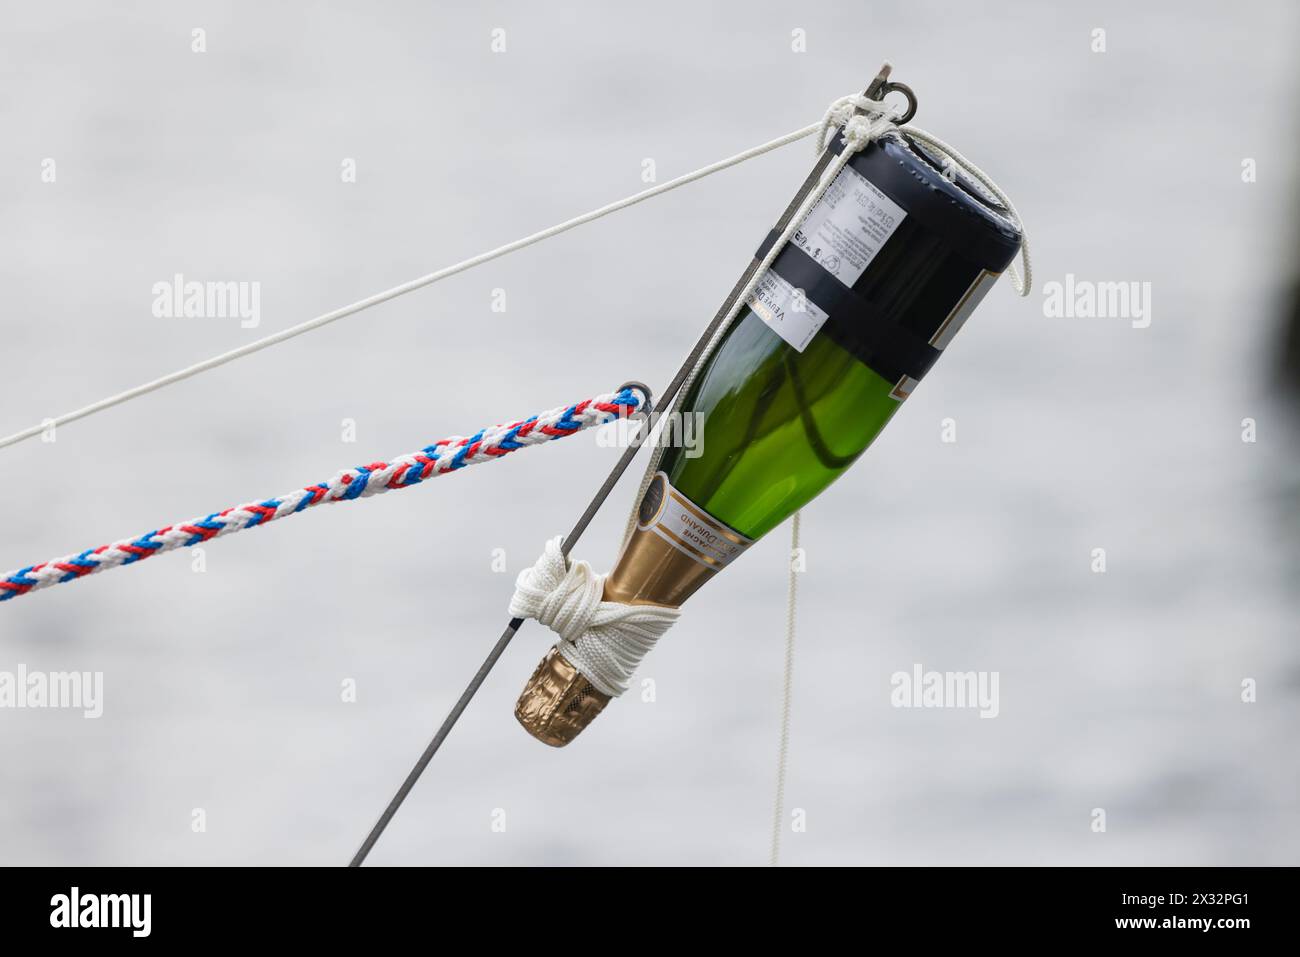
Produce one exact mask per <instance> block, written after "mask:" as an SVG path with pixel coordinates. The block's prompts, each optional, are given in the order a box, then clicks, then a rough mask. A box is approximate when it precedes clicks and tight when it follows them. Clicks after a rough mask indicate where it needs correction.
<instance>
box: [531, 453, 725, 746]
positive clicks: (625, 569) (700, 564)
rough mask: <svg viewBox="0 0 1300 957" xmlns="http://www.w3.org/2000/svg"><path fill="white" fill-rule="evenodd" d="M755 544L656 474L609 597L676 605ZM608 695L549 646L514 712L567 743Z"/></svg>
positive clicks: (549, 740) (537, 734)
mask: <svg viewBox="0 0 1300 957" xmlns="http://www.w3.org/2000/svg"><path fill="white" fill-rule="evenodd" d="M749 545H750V539H748V538H746V537H745V536H744V535H741V534H740V533H739V532H737V531H736V530H735V529H733V528H730V527H728V526H726V525H724V524H723V523H722V522H719V521H718V520H717V519H715V518H714V517H713V516H711V515H710V514H709V513H708V512H706V511H704V509H702V508H700V507H699V506H698V505H696V504H695V503H694V502H692V501H691V500H690V499H688V498H686V496H684V495H682V494H681V493H680V492H678V491H677V490H676V489H675V488H673V487H672V485H670V484H669V482H668V476H667V475H665V474H664V473H663V472H660V473H658V474H657V475H656V476H655V477H654V481H653V482H651V484H650V487H649V488H648V489H647V490H646V493H645V495H644V496H643V497H642V499H641V501H640V503H639V504H638V507H637V524H636V527H635V529H634V530H633V531H632V535H631V537H630V538H628V540H627V544H626V546H624V548H623V553H622V554H621V555H620V556H619V558H618V562H617V563H616V564H615V565H614V570H613V571H612V572H610V573H609V577H608V578H606V579H605V590H604V594H603V596H602V597H603V598H604V600H605V601H613V602H618V603H620V604H623V605H663V606H665V607H668V608H678V607H680V606H681V604H682V602H684V601H686V599H687V598H689V597H691V595H693V594H694V593H695V591H696V589H698V588H699V587H700V586H701V585H703V584H704V583H705V582H707V581H708V580H709V579H711V578H712V577H713V576H714V575H716V574H717V573H718V572H719V571H721V570H722V569H723V568H725V567H726V566H727V565H728V564H729V563H730V562H731V560H732V559H734V558H736V557H737V556H738V555H740V554H741V553H742V552H743V551H744V550H745V549H746V548H748V547H749ZM609 702H610V696H609V695H607V694H605V693H603V692H601V691H598V690H597V689H596V688H595V687H594V686H593V685H592V684H591V682H590V681H588V680H587V678H586V676H584V675H583V673H582V672H581V671H579V670H578V669H577V668H576V667H574V666H573V665H572V664H570V663H569V662H568V661H566V660H565V659H564V657H563V656H562V655H561V654H560V653H559V651H558V649H556V648H552V649H551V650H550V652H549V653H548V654H547V656H546V657H545V658H543V659H542V663H541V664H539V665H538V666H537V670H536V671H534V672H533V676H532V677H531V678H529V679H528V684H527V685H526V686H525V687H524V691H523V694H521V695H520V696H519V700H518V701H517V702H516V703H515V717H516V718H518V719H519V723H520V724H522V725H523V726H524V730H526V731H527V732H528V733H529V734H531V735H532V736H533V737H534V738H536V739H537V740H539V741H542V742H544V743H546V744H549V745H551V746H552V747H556V748H562V747H564V746H565V745H566V744H568V743H569V742H570V741H572V740H573V739H574V738H576V737H577V736H578V735H579V734H580V733H581V732H582V729H583V728H585V727H586V726H587V725H589V724H590V723H591V722H592V721H593V720H594V719H595V717H596V715H598V714H600V713H601V711H603V710H604V709H605V705H607V704H609Z"/></svg>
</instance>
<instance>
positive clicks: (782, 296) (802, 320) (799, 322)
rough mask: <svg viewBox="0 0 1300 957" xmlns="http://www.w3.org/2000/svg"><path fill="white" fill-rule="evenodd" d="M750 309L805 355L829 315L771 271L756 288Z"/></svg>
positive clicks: (750, 301)
mask: <svg viewBox="0 0 1300 957" xmlns="http://www.w3.org/2000/svg"><path fill="white" fill-rule="evenodd" d="M749 308H750V309H752V310H754V314H755V315H756V316H758V318H760V319H762V320H763V321H764V322H766V323H767V326H768V328H769V329H771V330H772V331H773V332H775V333H776V334H777V335H778V336H780V337H781V338H782V339H784V340H785V341H786V342H787V343H788V344H789V345H791V346H793V347H794V348H795V350H796V351H798V352H803V351H804V350H805V349H807V348H808V343H810V342H812V339H813V336H815V335H817V331H818V330H819V329H821V327H822V323H824V322H825V321H826V319H827V318H828V317H827V315H826V312H825V311H824V310H823V309H822V308H821V307H820V306H818V305H817V304H816V303H815V302H813V301H812V300H811V299H809V298H808V297H807V295H805V294H804V292H803V290H802V289H796V288H795V287H794V286H792V285H790V283H788V282H786V280H784V279H782V278H781V277H780V276H778V275H777V274H776V273H775V272H774V271H772V270H771V269H769V270H768V271H767V272H765V273H763V278H762V279H760V280H759V281H758V284H757V285H756V286H755V287H754V292H753V293H752V294H751V295H750V297H749Z"/></svg>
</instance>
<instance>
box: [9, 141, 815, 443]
mask: <svg viewBox="0 0 1300 957" xmlns="http://www.w3.org/2000/svg"><path fill="white" fill-rule="evenodd" d="M819 129H821V126H820V124H816V123H814V124H812V125H810V126H805V127H804V128H803V129H799V130H793V131H791V132H789V133H786V134H785V135H784V136H778V137H777V138H776V139H774V140H768V141H767V142H766V143H761V144H759V145H758V146H753V147H750V148H749V149H747V150H744V151H742V152H740V153H737V154H735V155H734V156H728V157H727V158H726V159H721V160H718V161H717V162H716V163H710V164H709V165H708V166H702V167H700V168H699V169H697V170H694V171H692V172H690V173H686V174H684V175H682V176H678V177H677V178H676V179H671V180H669V181H668V182H666V183H660V184H659V185H657V186H651V187H650V188H649V189H643V190H641V192H639V193H633V194H632V195H630V196H625V197H623V198H622V199H620V200H616V201H615V202H612V203H609V204H607V205H605V206H601V207H600V208H598V209H593V210H591V211H590V212H586V213H583V214H582V215H581V216H575V217H573V218H572V219H566V220H565V221H564V222H562V223H556V224H555V225H554V226H548V227H547V228H546V229H543V230H539V231H538V232H535V233H533V234H531V235H529V236H524V237H523V238H522V239H516V240H514V241H513V242H509V243H506V244H505V245H504V246H498V247H496V248H495V249H489V250H488V251H487V252H483V253H479V254H478V255H477V256H471V257H470V258H469V259H463V260H461V261H460V262H458V263H455V264H454V265H451V266H446V267H444V268H442V269H439V270H437V271H436V272H431V273H429V274H427V275H424V276H420V277H419V278H417V279H412V280H410V281H408V282H404V283H402V284H401V285H399V286H393V287H392V288H391V289H386V290H384V291H383V292H377V293H375V294H374V295H373V296H367V297H366V298H365V299H359V300H357V301H356V302H354V303H351V304H350V305H347V306H343V307H341V308H339V309H335V310H333V311H332V312H327V313H324V314H323V315H320V316H317V317H316V318H314V319H308V320H307V321H306V322H300V323H299V324H298V325H296V326H290V327H289V328H288V329H282V330H281V331H279V332H276V333H272V334H271V335H269V336H265V337H263V338H261V339H258V340H257V341H256V342H250V343H248V344H247V345H243V346H240V347H238V348H237V349H231V350H230V351H229V352H223V353H221V354H220V355H216V356H213V357H211V358H210V359H204V360H203V361H202V362H196V363H195V364H194V365H191V366H186V367H185V368H183V369H177V370H176V371H175V372H169V373H168V374H167V375H165V376H161V377H159V378H157V379H154V380H152V381H151V382H145V383H143V384H141V385H138V386H135V387H134V388H132V389H127V390H126V391H124V392H119V393H117V394H116V395H110V396H108V397H107V398H104V399H100V400H99V401H98V402H92V403H91V404H90V405H87V406H83V407H82V408H80V409H74V410H73V411H72V412H65V413H64V414H63V415H60V416H57V417H55V418H53V419H47V420H45V421H43V422H41V423H39V424H37V425H33V426H30V427H28V428H26V429H22V430H21V431H18V432H15V433H13V434H12V435H8V436H5V437H4V438H0V448H5V447H6V446H9V445H15V444H17V443H19V442H22V441H24V440H26V439H30V438H33V437H35V436H37V435H40V434H41V433H42V432H44V431H46V430H47V429H49V428H51V427H58V426H62V425H66V424H67V423H69V422H75V421H76V420H78V419H84V418H85V417H86V416H88V415H94V414H95V413H96V412H102V411H104V410H105V409H110V408H112V407H113V406H115V405H121V404H122V403H123V402H127V401H130V400H131V399H136V398H139V397H140V396H142V395H147V394H149V393H150V392H156V391H158V390H159V389H162V388H164V387H166V386H169V385H172V384H174V383H176V382H181V381H183V380H185V379H189V378H192V377H193V376H196V375H198V374H199V373H201V372H207V371H208V370H209V369H215V368H217V367H218V366H223V365H225V364H226V363H228V362H234V361H235V360H236V359H242V358H243V357H244V356H249V355H252V354H253V353H255V352H261V351H262V350H263V349H268V348H270V347H271V346H274V345H278V344H279V343H281V342H285V341H287V340H289V339H292V338H294V337H296V336H300V335H302V334H303V333H305V332H311V331H312V330H314V329H319V328H321V327H322V326H326V325H329V324H330V323H331V322H334V321H335V320H337V319H343V318H345V317H347V316H351V315H355V314H356V313H358V312H361V311H363V310H365V309H369V308H370V307H372V306H377V305H380V304H381V303H385V302H388V301H389V300H390V299H396V298H397V297H398V296H404V295H406V294H407V293H408V292H414V291H415V290H416V289H421V288H423V287H425V286H428V285H432V284H433V283H435V282H438V281H439V280H442V279H446V278H448V277H449V276H454V275H456V274H457V273H462V272H464V271H465V270H467V269H472V268H473V267H475V266H480V265H482V264H483V263H486V262H491V261H492V260H493V259H499V258H501V257H502V256H505V255H507V254H509V253H512V252H515V251H517V250H520V249H523V248H525V247H527V246H532V245H533V244H535V243H540V242H541V241H542V240H545V239H550V238H551V237H552V236H558V235H560V233H564V232H568V231H569V230H570V229H574V228H576V227H578V226H582V225H584V224H586V223H590V222H592V221H593V220H597V219H601V218H602V217H605V216H608V215H610V214H611V213H616V212H618V211H619V210H622V209H627V208H628V207H629V206H635V205H636V204H637V203H641V202H644V201H645V200H647V199H651V198H652V197H655V196H661V195H663V194H664V193H667V192H668V191H670V190H674V189H677V188H678V187H679V186H685V185H686V184H688V183H693V182H695V181H696V180H699V179H703V178H705V177H706V176H711V175H712V174H714V173H717V172H721V171H722V170H724V169H729V168H730V167H732V166H737V165H739V164H741V163H743V162H745V161H746V160H750V159H754V158H755V157H758V156H762V155H763V154H764V153H770V152H771V151H772V150H775V149H779V148H780V147H782V146H786V145H788V144H790V143H793V142H795V141H797V140H801V139H804V138H805V137H808V136H812V135H813V134H814V133H816V132H817V131H818V130H819Z"/></svg>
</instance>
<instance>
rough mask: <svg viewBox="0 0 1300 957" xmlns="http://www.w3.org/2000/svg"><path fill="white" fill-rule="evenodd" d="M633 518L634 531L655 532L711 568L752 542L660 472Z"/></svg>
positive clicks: (716, 568) (726, 561) (718, 567)
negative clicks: (723, 522)
mask: <svg viewBox="0 0 1300 957" xmlns="http://www.w3.org/2000/svg"><path fill="white" fill-rule="evenodd" d="M636 519H637V528H638V530H640V531H643V532H650V533H652V534H654V535H656V536H657V537H659V538H661V539H662V540H663V541H665V542H666V543H668V544H669V545H671V546H672V547H673V548H675V549H676V550H677V551H679V552H681V553H683V554H684V555H687V556H689V557H690V558H693V559H694V560H695V561H697V562H699V563H700V564H701V565H705V566H707V567H709V568H712V569H714V570H715V571H716V570H719V569H722V568H726V567H727V565H729V564H730V563H731V561H732V560H733V559H734V558H735V557H736V556H737V555H739V554H740V553H741V552H743V551H744V550H745V549H746V548H748V547H749V546H750V545H752V544H753V542H752V540H751V539H748V538H746V537H745V536H744V535H741V534H740V533H739V532H737V531H736V530H735V529H732V528H728V527H727V526H726V525H723V524H722V523H721V522H719V521H718V520H717V519H716V518H714V517H713V516H712V515H710V514H709V513H708V512H706V511H704V509H702V508H700V507H699V506H697V505H696V504H695V503H694V502H692V501H691V500H690V499H688V498H687V497H686V496H685V495H683V494H682V493H681V492H679V491H677V489H675V488H673V487H672V486H671V485H670V484H668V476H667V475H666V474H664V473H663V472H660V473H658V474H657V475H655V477H654V479H653V480H652V481H651V483H650V487H649V488H648V489H646V493H645V495H644V496H643V497H642V499H641V505H640V506H639V508H638V509H637V516H636Z"/></svg>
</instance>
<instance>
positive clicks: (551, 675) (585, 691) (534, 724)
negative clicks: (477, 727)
mask: <svg viewBox="0 0 1300 957" xmlns="http://www.w3.org/2000/svg"><path fill="white" fill-rule="evenodd" d="M609 701H610V697H609V695H607V694H605V693H603V692H601V691H597V690H596V689H595V688H594V687H592V684H591V682H590V681H588V680H587V679H586V677H584V676H583V674H582V672H581V671H579V670H578V669H577V668H575V667H574V666H573V665H571V664H569V662H568V661H566V660H565V659H564V657H563V656H562V655H561V654H560V651H559V648H552V649H551V650H550V651H548V652H547V653H546V657H545V658H543V659H542V662H541V664H539V665H538V666H537V670H536V671H534V672H533V676H532V677H531V678H529V679H528V684H526V685H525V686H524V690H523V693H522V694H521V695H520V696H519V700H518V701H517V702H515V718H516V719H518V721H519V723H520V724H522V725H523V726H524V730H525V731H527V732H528V733H529V734H531V735H532V736H533V737H534V738H536V739H537V740H538V741H541V742H542V743H543V744H549V745H550V746H551V747H553V748H562V747H564V746H565V745H566V744H568V743H569V742H570V741H572V740H573V739H574V738H576V737H577V736H578V735H579V734H581V733H582V729H583V728H585V727H586V726H587V725H589V724H591V722H592V720H593V719H594V718H595V717H596V715H598V714H600V713H601V712H602V711H603V710H605V705H607V704H609Z"/></svg>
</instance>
